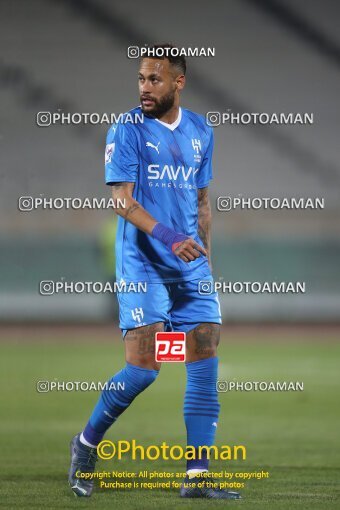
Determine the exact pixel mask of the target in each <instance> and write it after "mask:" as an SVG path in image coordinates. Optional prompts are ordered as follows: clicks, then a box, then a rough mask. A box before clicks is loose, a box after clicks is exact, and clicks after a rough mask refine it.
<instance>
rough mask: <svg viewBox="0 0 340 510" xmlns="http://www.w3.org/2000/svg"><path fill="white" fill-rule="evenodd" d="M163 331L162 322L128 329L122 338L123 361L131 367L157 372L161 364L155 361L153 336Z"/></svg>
mask: <svg viewBox="0 0 340 510" xmlns="http://www.w3.org/2000/svg"><path fill="white" fill-rule="evenodd" d="M158 331H164V324H163V322H156V323H155V324H150V325H149V326H142V327H140V328H136V329H130V330H129V331H128V332H127V333H126V335H125V338H124V343H125V359H126V361H127V362H128V363H131V364H132V365H137V366H138V367H142V368H150V369H154V370H159V369H160V368H161V363H157V362H156V361H155V334H156V333H157V332H158Z"/></svg>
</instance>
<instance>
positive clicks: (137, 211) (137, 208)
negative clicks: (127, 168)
mask: <svg viewBox="0 0 340 510" xmlns="http://www.w3.org/2000/svg"><path fill="white" fill-rule="evenodd" d="M133 188H134V183H132V182H116V183H114V184H113V185H112V197H113V200H114V201H115V202H117V200H118V199H120V200H122V201H123V203H125V207H116V208H115V209H114V210H115V212H116V213H117V214H118V215H119V216H122V217H123V218H124V219H125V220H126V221H129V222H130V223H132V225H134V226H135V227H137V228H138V229H139V230H141V231H142V232H145V233H146V234H149V235H152V236H153V237H154V238H156V239H159V240H160V241H161V242H163V244H165V245H166V246H167V247H168V248H169V249H170V250H171V251H172V252H173V253H174V254H175V255H176V256H177V257H179V258H180V259H182V260H183V261H184V262H190V261H192V260H195V259H197V258H198V257H200V256H201V254H203V255H206V251H205V249H204V248H202V246H201V245H200V244H198V243H197V242H196V241H195V240H194V239H192V238H191V237H188V236H186V235H184V234H181V233H177V232H175V231H174V230H172V229H170V228H168V227H167V226H165V225H163V224H162V223H159V222H158V221H156V220H155V218H153V217H152V216H151V215H150V214H149V213H148V212H147V211H146V210H145V209H144V208H143V207H142V206H141V204H140V203H139V202H137V200H135V199H134V198H133V197H132V193H133ZM117 206H118V202H117ZM155 225H157V227H160V229H159V230H161V232H160V233H159V232H158V234H157V237H156V234H155V230H156V229H154V227H155ZM164 231H165V235H164Z"/></svg>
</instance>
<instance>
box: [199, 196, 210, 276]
mask: <svg viewBox="0 0 340 510" xmlns="http://www.w3.org/2000/svg"><path fill="white" fill-rule="evenodd" d="M210 232H211V207H210V200H209V189H208V188H201V189H199V190H198V235H199V236H200V238H201V239H202V242H203V245H204V248H205V249H206V252H207V255H208V261H209V265H210V267H211V250H210V248H211V244H210Z"/></svg>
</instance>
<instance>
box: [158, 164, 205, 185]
mask: <svg viewBox="0 0 340 510" xmlns="http://www.w3.org/2000/svg"><path fill="white" fill-rule="evenodd" d="M198 170H199V169H198V168H195V167H192V166H189V168H185V166H183V165H179V166H176V167H174V166H173V165H164V166H163V168H161V167H160V165H149V166H148V179H158V180H161V181H162V180H163V179H166V178H168V179H169V180H171V181H177V179H178V177H180V178H183V179H184V181H185V182H187V181H188V179H189V177H192V176H194V175H195V174H196V173H197V172H198Z"/></svg>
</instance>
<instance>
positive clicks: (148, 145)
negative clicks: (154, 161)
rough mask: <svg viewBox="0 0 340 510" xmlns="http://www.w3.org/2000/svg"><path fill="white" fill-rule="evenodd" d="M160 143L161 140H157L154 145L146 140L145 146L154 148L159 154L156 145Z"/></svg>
mask: <svg viewBox="0 0 340 510" xmlns="http://www.w3.org/2000/svg"><path fill="white" fill-rule="evenodd" d="M160 143H161V142H158V144H157V145H154V144H153V143H151V142H146V146H147V147H151V148H152V149H155V151H157V154H159V148H158V147H159V144H160Z"/></svg>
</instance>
